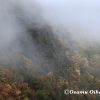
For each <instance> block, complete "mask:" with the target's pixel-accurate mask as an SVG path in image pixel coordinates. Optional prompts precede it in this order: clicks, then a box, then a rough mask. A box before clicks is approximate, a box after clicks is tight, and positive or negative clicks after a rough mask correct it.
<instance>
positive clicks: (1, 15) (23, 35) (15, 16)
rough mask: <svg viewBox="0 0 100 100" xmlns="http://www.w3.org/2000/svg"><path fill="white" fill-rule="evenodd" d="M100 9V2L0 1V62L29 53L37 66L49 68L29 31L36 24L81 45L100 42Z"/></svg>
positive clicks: (52, 0)
mask: <svg viewBox="0 0 100 100" xmlns="http://www.w3.org/2000/svg"><path fill="white" fill-rule="evenodd" d="M99 8H100V2H99V0H92V1H90V0H84V1H80V0H61V1H60V0H59V1H58V0H55V1H54V0H35V1H34V0H28V1H27V0H16V1H13V0H0V62H4V63H5V61H6V62H9V61H12V60H14V61H15V62H17V61H18V60H20V59H19V57H20V56H19V55H23V54H26V55H28V57H32V60H34V63H38V64H39V65H42V64H44V63H45V65H46V62H45V60H44V58H43V57H42V56H41V55H40V53H39V52H40V51H38V49H40V48H38V47H37V44H35V43H34V42H33V40H32V38H31V36H30V35H29V33H28V31H27V30H28V29H32V28H35V25H37V27H42V26H44V25H45V24H48V25H50V26H51V27H52V30H57V31H55V34H57V35H60V36H62V37H64V39H65V40H66V39H67V38H68V33H69V34H70V35H71V36H72V38H73V39H74V40H77V41H79V42H81V41H85V40H89V41H92V42H94V41H96V42H98V41H99V42H100V35H99V32H100V28H99V25H100V19H99V18H100V13H99ZM38 34H39V35H41V34H40V33H38ZM42 34H43V33H42ZM41 36H42V35H41ZM41 36H40V37H41ZM44 37H45V36H44ZM51 40H52V39H51ZM55 47H56V46H55ZM41 48H42V46H41ZM44 48H45V47H44ZM54 49H55V48H54ZM43 51H48V49H47V50H45V49H43ZM55 51H56V50H55ZM59 51H60V50H59ZM43 60H44V61H43ZM60 60H61V59H60ZM37 61H38V62H37Z"/></svg>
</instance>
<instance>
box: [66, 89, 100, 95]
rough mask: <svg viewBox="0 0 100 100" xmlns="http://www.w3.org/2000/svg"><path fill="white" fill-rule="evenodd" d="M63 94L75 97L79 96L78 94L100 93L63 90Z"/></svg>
mask: <svg viewBox="0 0 100 100" xmlns="http://www.w3.org/2000/svg"><path fill="white" fill-rule="evenodd" d="M64 94H65V95H72V94H75V95H79V94H100V91H99V90H89V91H85V90H82V91H75V90H69V89H65V90H64Z"/></svg>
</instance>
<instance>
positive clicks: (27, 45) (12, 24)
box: [0, 0, 43, 64]
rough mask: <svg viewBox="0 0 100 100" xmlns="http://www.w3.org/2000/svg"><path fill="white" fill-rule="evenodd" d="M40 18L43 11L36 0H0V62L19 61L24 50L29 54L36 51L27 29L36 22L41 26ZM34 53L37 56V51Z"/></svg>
mask: <svg viewBox="0 0 100 100" xmlns="http://www.w3.org/2000/svg"><path fill="white" fill-rule="evenodd" d="M40 19H42V17H41V11H40V8H39V6H37V3H36V2H35V1H34V0H28V1H27V0H16V1H13V0H0V63H4V64H6V63H8V62H13V61H14V62H18V61H19V60H20V59H19V58H20V56H19V55H22V54H23V53H24V51H27V52H28V55H29V56H30V55H31V51H33V52H35V51H36V48H35V46H34V43H32V39H31V36H29V34H28V32H27V29H28V28H29V27H30V28H31V27H33V25H34V24H35V23H37V25H39V26H41V24H43V22H42V20H41V21H40ZM29 52H30V53H29ZM32 55H33V57H35V56H37V55H36V52H35V53H33V54H32ZM35 59H36V58H35Z"/></svg>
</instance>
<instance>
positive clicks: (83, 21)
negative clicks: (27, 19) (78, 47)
mask: <svg viewBox="0 0 100 100" xmlns="http://www.w3.org/2000/svg"><path fill="white" fill-rule="evenodd" d="M37 1H38V2H39V3H40V5H41V8H42V11H43V14H44V17H45V18H46V19H47V20H48V21H49V22H50V23H53V24H54V25H61V26H63V27H64V28H65V29H66V30H67V31H69V32H71V33H72V35H73V36H75V38H77V37H78V38H83V37H84V38H85V39H86V38H88V39H89V40H92V41H100V1H99V0H37Z"/></svg>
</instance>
